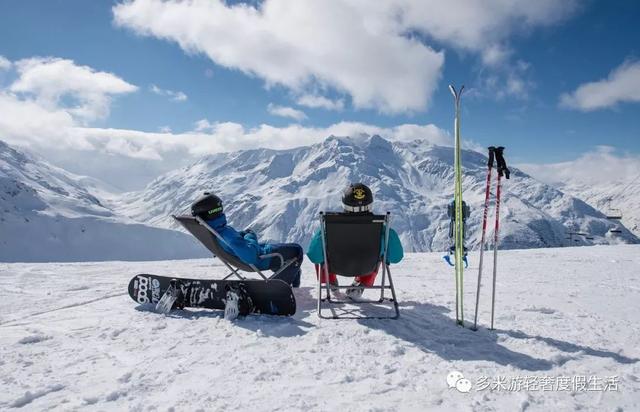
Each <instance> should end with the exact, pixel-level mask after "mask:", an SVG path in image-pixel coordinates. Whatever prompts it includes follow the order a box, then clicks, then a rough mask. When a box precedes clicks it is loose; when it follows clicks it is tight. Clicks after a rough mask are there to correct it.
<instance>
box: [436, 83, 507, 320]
mask: <svg viewBox="0 0 640 412" xmlns="http://www.w3.org/2000/svg"><path fill="white" fill-rule="evenodd" d="M449 90H450V91H451V94H452V95H453V97H454V101H455V122H454V127H455V158H454V170H455V186H454V201H453V202H452V203H451V204H450V205H449V207H448V210H447V212H448V215H449V218H450V226H449V237H450V238H452V239H454V242H453V245H452V246H451V247H450V248H449V254H448V255H446V256H444V259H445V260H446V261H447V263H449V265H451V266H454V267H455V275H456V322H457V323H458V324H460V325H463V326H464V306H463V292H464V289H463V280H464V277H463V273H464V268H466V267H468V266H469V263H468V260H467V248H466V247H465V245H464V240H465V235H466V220H467V218H468V217H469V216H470V214H471V213H470V209H469V207H468V206H467V204H466V203H465V202H464V201H463V200H462V157H461V141H460V140H461V139H460V96H461V95H462V91H463V90H464V86H462V87H461V88H460V90H459V91H456V90H455V88H454V87H453V86H451V85H450V86H449ZM494 161H495V162H496V163H497V168H496V170H497V173H498V177H497V182H496V192H495V205H496V211H495V228H494V241H493V286H492V292H491V329H493V325H494V313H495V292H496V275H497V267H498V241H499V230H500V200H501V199H500V196H501V191H502V180H501V179H502V177H505V178H506V179H509V177H510V174H511V173H510V171H509V169H508V167H507V163H506V161H505V159H504V147H502V146H499V147H494V146H490V147H489V155H488V162H487V179H486V182H487V184H486V188H485V200H484V210H483V214H482V235H481V238H480V258H479V262H478V283H477V290H476V305H475V313H474V322H473V329H477V327H478V307H479V302H480V286H481V282H482V268H483V257H484V247H485V239H486V231H487V220H488V213H489V201H490V193H491V174H492V171H493V166H494ZM450 255H454V257H455V261H454V263H452V262H451V258H450Z"/></svg>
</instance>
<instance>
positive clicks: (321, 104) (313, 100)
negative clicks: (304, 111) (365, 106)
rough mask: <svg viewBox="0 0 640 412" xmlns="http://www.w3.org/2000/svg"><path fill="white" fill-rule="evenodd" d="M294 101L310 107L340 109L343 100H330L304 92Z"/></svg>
mask: <svg viewBox="0 0 640 412" xmlns="http://www.w3.org/2000/svg"><path fill="white" fill-rule="evenodd" d="M296 103H297V104H299V105H300V106H305V107H310V108H312V109H316V108H322V109H326V110H337V111H340V110H342V109H344V100H342V99H338V100H331V99H328V98H326V97H324V96H318V95H314V94H305V95H302V96H300V97H298V99H297V100H296Z"/></svg>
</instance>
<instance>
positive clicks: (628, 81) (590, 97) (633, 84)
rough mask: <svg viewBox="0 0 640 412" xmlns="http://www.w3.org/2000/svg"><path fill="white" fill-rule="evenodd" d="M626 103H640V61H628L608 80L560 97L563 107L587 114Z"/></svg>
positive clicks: (580, 87) (596, 82) (592, 83)
mask: <svg viewBox="0 0 640 412" xmlns="http://www.w3.org/2000/svg"><path fill="white" fill-rule="evenodd" d="M625 102H640V61H635V62H632V61H626V62H624V63H623V64H622V65H620V66H618V67H616V68H615V69H614V70H613V71H611V73H609V76H608V77H607V78H606V79H602V80H598V81H595V82H590V83H585V84H582V85H580V86H578V88H577V89H576V90H574V91H573V92H571V93H564V94H562V95H561V96H560V105H561V106H562V107H566V108H570V109H577V110H581V111H585V112H586V111H592V110H598V109H605V108H608V107H613V106H615V105H617V104H618V103H625Z"/></svg>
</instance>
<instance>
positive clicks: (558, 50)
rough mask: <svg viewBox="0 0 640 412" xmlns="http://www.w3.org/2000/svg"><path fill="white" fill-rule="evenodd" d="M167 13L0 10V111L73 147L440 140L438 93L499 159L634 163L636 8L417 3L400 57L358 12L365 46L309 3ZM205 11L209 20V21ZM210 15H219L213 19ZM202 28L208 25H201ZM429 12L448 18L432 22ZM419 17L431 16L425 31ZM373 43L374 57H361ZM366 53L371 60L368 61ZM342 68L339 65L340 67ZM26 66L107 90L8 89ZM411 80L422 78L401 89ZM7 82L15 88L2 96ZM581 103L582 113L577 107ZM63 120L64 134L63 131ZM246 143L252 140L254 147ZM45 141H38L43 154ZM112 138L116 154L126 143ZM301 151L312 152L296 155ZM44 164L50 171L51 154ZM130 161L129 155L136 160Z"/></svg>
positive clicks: (71, 4) (447, 127)
mask: <svg viewBox="0 0 640 412" xmlns="http://www.w3.org/2000/svg"><path fill="white" fill-rule="evenodd" d="M170 3H171V4H172V5H174V6H175V8H173V9H163V6H162V5H161V3H159V2H157V1H156V0H138V1H136V2H133V3H129V2H127V3H125V4H124V5H122V4H121V2H110V1H85V0H66V1H45V2H43V1H31V0H21V1H14V0H10V1H4V2H2V3H0V56H4V59H5V60H4V61H5V62H6V63H5V69H4V70H0V88H3V89H4V91H3V92H0V93H5V94H7V96H8V95H11V96H10V97H6V96H5V97H6V99H7V101H6V102H5V103H6V104H10V103H15V104H16V109H15V110H16V111H18V113H21V112H20V110H22V107H23V106H25V102H30V103H34V104H37V105H41V106H42V107H43V108H44V109H45V110H46V111H47V114H51V115H52V116H54V115H55V116H57V117H56V118H59V119H60V122H62V123H64V124H65V125H67V126H69V127H72V128H74V130H76V132H77V131H78V130H80V129H87V130H89V129H90V130H89V132H88V133H89V134H90V135H94V134H95V135H99V136H100V137H93V138H91V139H89V138H87V139H88V140H89V141H91V142H94V141H95V140H96V139H99V138H103V137H104V136H106V135H107V132H106V131H105V130H110V129H119V130H121V131H125V130H126V131H131V132H132V133H134V132H148V133H154V134H157V132H160V131H163V132H165V133H169V132H171V134H173V135H174V137H176V138H178V139H179V138H180V136H181V135H182V134H190V136H191V137H190V138H192V139H197V138H198V137H197V136H193V132H194V131H195V130H196V129H198V127H197V126H196V122H198V121H201V123H200V126H201V127H200V128H199V129H198V130H199V131H200V132H203V133H210V134H211V135H216V133H218V131H216V128H215V126H211V125H218V124H228V125H233V126H234V127H236V128H237V127H241V128H242V129H241V131H240V133H250V131H251V130H254V129H255V128H260V125H269V126H270V127H273V128H275V129H278V128H287V127H289V126H290V125H292V124H295V125H299V129H297V130H299V131H300V133H306V132H307V129H313V130H315V131H318V130H322V129H324V128H328V129H327V130H329V129H330V127H331V126H332V125H335V124H339V123H340V122H349V123H357V124H364V125H370V126H374V127H378V128H383V129H392V128H394V127H397V126H400V125H403V124H419V125H429V124H432V125H434V126H436V127H437V128H439V129H441V131H442V132H443V133H446V132H449V133H450V132H451V129H452V118H453V113H452V107H453V103H452V98H451V96H450V94H449V91H448V90H447V87H446V86H447V84H448V83H450V82H453V83H455V84H461V83H464V84H465V85H466V86H467V88H469V89H471V91H470V93H469V94H468V95H467V96H465V97H463V136H465V137H467V138H469V139H471V140H472V141H473V143H474V144H476V145H479V146H487V145H495V144H501V145H504V146H507V148H508V153H509V155H510V157H511V159H513V161H516V162H525V163H552V162H560V161H567V160H571V159H574V158H576V157H578V156H580V155H582V154H584V153H586V152H590V151H594V150H596V147H597V146H601V145H606V146H612V147H613V148H615V149H616V150H617V151H618V152H619V153H630V154H634V155H635V154H639V153H640V138H639V132H640V121H638V118H639V115H640V104H639V103H640V95H639V94H640V85H639V83H640V77H639V76H637V73H636V72H635V68H636V65H637V63H638V61H639V60H640V50H639V46H638V45H639V44H640V41H639V40H640V29H639V28H638V27H637V24H636V23H637V21H638V20H639V19H640V4H639V3H638V2H636V1H615V2H609V1H577V0H576V1H567V2H561V3H565V4H564V6H558V5H557V4H555V3H557V2H552V1H541V2H539V4H537V5H534V6H526V7H523V6H522V4H527V2H519V1H516V2H514V6H513V8H511V9H509V10H502V9H497V10H491V11H490V13H485V14H481V13H479V12H478V13H477V16H474V10H475V9H474V7H478V6H477V2H473V1H464V2H461V4H464V5H465V6H463V8H464V10H455V9H451V8H450V9H449V10H447V9H444V10H442V8H443V7H442V5H433V4H437V3H438V2H435V3H433V4H429V3H430V2H428V1H427V2H418V5H417V6H416V5H415V4H414V5H407V4H404V3H405V2H403V1H398V2H397V3H398V5H397V7H398V9H402V10H404V13H405V14H406V16H405V17H404V19H405V20H406V21H405V22H403V23H401V24H400V23H398V24H399V25H400V26H401V27H392V31H393V30H398V31H401V32H402V33H401V36H404V39H407V38H411V39H412V40H411V42H409V41H404V42H403V40H400V41H398V36H397V34H394V35H389V34H388V33H387V31H388V28H387V26H386V25H393V24H396V22H395V20H393V19H391V18H390V19H389V20H388V21H387V20H384V19H382V17H381V16H387V14H389V13H387V12H386V11H385V10H374V11H371V14H370V15H369V14H368V13H369V10H367V14H365V15H364V16H363V20H366V24H365V25H364V26H365V28H366V30H369V29H370V28H371V27H373V29H370V30H372V31H374V32H375V31H376V30H378V28H377V26H376V24H380V27H382V28H381V29H380V33H378V32H375V33H374V34H375V36H369V35H368V34H364V35H362V37H360V35H361V33H358V32H357V30H358V29H357V28H355V29H354V28H353V26H356V25H354V24H353V23H352V22H350V21H349V17H348V12H349V10H347V8H346V7H343V8H341V7H338V6H335V7H334V6H331V5H329V3H323V2H320V3H317V2H316V4H315V5H314V6H313V8H314V9H321V10H314V11H313V12H308V13H307V12H306V11H305V10H304V7H305V6H307V5H309V4H307V3H305V2H298V4H299V6H297V7H294V8H292V7H289V6H287V5H286V4H285V5H284V6H282V5H280V7H278V3H286V1H280V0H274V1H272V0H269V1H267V2H265V3H267V4H268V5H269V12H268V13H267V12H265V11H264V9H261V12H262V13H263V14H264V15H262V16H261V14H260V12H258V11H255V10H253V9H249V7H253V6H245V7H244V12H243V13H236V12H235V11H236V8H234V7H236V6H237V5H235V4H232V3H227V4H224V3H219V2H218V1H212V2H209V4H206V3H207V2H204V1H200V2H197V1H196V2H194V3H190V4H187V3H183V2H182V3H181V2H179V1H171V2H170ZM213 3H215V4H216V5H217V6H216V7H209V5H210V4H213ZM234 3H235V2H234ZM336 3H340V2H336ZM355 3H358V2H354V4H355ZM392 3H393V2H392ZM406 3H411V2H410V1H409V2H406ZM420 3H422V4H420ZM490 3H493V2H489V3H485V4H490ZM519 3H522V4H519ZM194 4H195V6H194ZM251 4H254V5H255V4H256V2H251ZM474 4H476V6H474ZM325 5H326V6H325ZM467 5H469V7H467ZM191 6H193V7H192V10H191V9H189V8H190V7H191ZM114 7H115V8H114ZM118 7H120V8H119V11H118V12H117V11H115V10H116V9H118ZM261 7H265V5H264V4H263V5H262V6H261ZM309 7H311V6H310V5H309ZM332 7H334V9H332ZM358 7H361V6H358ZM479 7H482V6H479ZM485 8H486V7H485ZM489 8H490V7H489ZM291 9H294V10H291ZM436 9H437V10H436ZM520 9H525V11H520ZM216 10H221V11H223V12H224V13H228V15H224V16H217V15H216V13H217V12H216ZM345 10H346V11H345ZM478 10H480V11H481V9H478ZM324 12H326V13H327V15H328V16H329V17H327V18H326V20H319V21H318V22H311V23H309V27H312V28H314V27H323V28H326V32H331V33H332V34H331V37H329V35H327V34H326V33H324V34H318V32H311V33H309V32H308V31H307V32H305V26H304V25H303V24H300V25H297V23H296V22H297V21H300V20H304V19H315V18H316V16H318V15H319V14H322V13H324ZM118 13H119V15H118V17H116V14H118ZM178 13H185V14H184V16H193V17H192V18H193V21H190V20H189V19H190V18H191V17H189V18H185V17H180V18H175V19H171V18H170V17H171V16H170V17H169V18H168V17H167V14H169V15H172V16H175V15H176V14H178ZM206 13H211V16H202V15H203V14H206ZM277 13H282V16H278V14H277ZM438 13H442V15H443V16H449V17H447V19H445V21H444V22H442V21H443V19H442V18H438V16H437V15H438ZM431 14H433V15H436V17H434V18H431V17H429V16H430V15H431ZM267 15H270V16H271V20H269V19H267V17H265V16H267ZM291 15H294V17H295V19H294V18H291ZM458 15H463V16H464V17H461V18H460V19H461V20H464V19H468V20H465V21H466V23H465V22H462V23H460V22H456V18H457V17H456V16H458ZM467 15H469V16H467ZM225 16H226V17H225ZM274 16H275V17H274ZM334 16H336V17H335V18H334ZM337 16H347V17H344V18H341V17H337ZM425 16H426V17H425ZM200 17H202V19H201V20H199V19H200ZM280 17H282V19H283V21H284V23H283V25H288V26H287V28H286V30H280V29H278V28H277V27H276V28H274V23H273V22H274V21H276V22H278V21H279V19H280ZM235 18H238V20H237V21H236V20H233V19H235ZM216 19H219V20H222V21H221V22H217V20H216ZM225 19H226V20H229V19H232V20H233V24H227V25H225V21H224V20H225ZM318 19H320V17H318ZM385 19H386V17H385ZM381 21H382V22H381ZM210 22H211V23H210ZM256 22H258V23H259V24H261V25H262V24H264V25H263V26H260V30H262V32H264V33H266V35H262V34H260V33H258V34H257V35H255V36H257V37H256V38H257V40H255V41H253V42H252V40H251V39H252V38H253V37H252V36H254V35H253V34H249V35H247V36H245V35H244V34H243V33H246V32H250V31H251V30H252V28H253V27H255V24H256ZM327 22H329V24H327ZM334 22H335V26H333V24H334ZM209 24H211V25H212V27H208V26H207V25H209ZM243 24H245V25H243ZM190 27H198V28H200V30H201V32H202V33H200V34H198V35H192V34H191V33H190ZM225 30H226V32H225ZM231 31H235V32H236V33H229V32H231ZM270 31H273V33H272V32H270ZM311 31H312V30H311ZM203 33H204V34H203ZM207 33H212V34H207ZM283 33H284V34H283ZM227 35H228V37H227ZM341 35H344V38H343V39H341V38H340V36H341ZM260 36H262V37H260ZM283 36H285V37H286V36H291V38H284V39H283ZM350 37H353V38H356V40H353V41H352V40H351V39H350ZM372 38H373V39H374V40H375V42H378V44H371V43H372V41H371V39H372ZM185 39H186V40H185ZM177 40H178V41H181V42H182V44H180V45H179V44H178V43H177ZM263 40H264V42H263ZM342 40H344V43H342ZM305 41H306V42H307V43H306V44H305V43H304V42H305ZM387 41H388V43H387ZM316 42H317V43H322V42H332V43H331V44H330V45H328V46H327V45H316V44H315V43H316ZM375 42H373V43H375ZM416 42H417V43H419V44H420V45H421V46H416V45H415V43H416ZM290 44H293V46H292V47H291V48H289V45H290ZM378 46H380V50H375V49H376V47H378ZM225 47H227V48H229V49H231V51H230V52H228V49H225ZM307 48H308V49H309V50H310V51H309V56H310V57H309V59H308V60H305V59H306V57H304V56H303V57H300V50H303V51H304V52H305V53H306V52H307ZM265 49H266V50H267V51H265ZM316 49H317V50H316ZM270 50H273V52H270ZM334 51H335V52H334ZM414 51H415V53H414ZM493 52H496V53H493ZM351 55H353V56H352V57H353V60H349V59H350V58H351V57H350V56H351ZM325 56H326V59H325ZM416 56H417V57H416ZM34 58H40V59H41V60H39V61H36V62H35V63H34V62H33V61H32V64H31V65H30V66H29V67H30V68H33V67H34V65H37V64H40V65H43V64H48V63H51V62H52V60H44V59H47V58H49V59H59V60H68V61H70V64H72V65H73V66H74V67H75V66H77V67H86V68H87V70H88V72H86V73H84V74H86V75H87V76H92V75H95V74H96V73H100V72H105V73H107V74H109V75H112V76H113V78H111V79H110V83H109V86H104V87H103V88H101V89H100V90H99V91H95V90H92V89H91V88H90V87H89V88H88V89H82V90H78V89H77V88H74V86H73V84H75V83H74V81H75V80H73V79H72V78H71V77H72V76H69V79H68V81H69V85H67V86H65V87H66V88H63V89H60V87H62V86H58V88H57V89H55V90H56V92H51V87H52V86H50V85H48V84H45V83H44V82H45V80H34V79H33V78H30V80H27V79H24V78H23V79H21V76H22V77H25V76H26V75H25V72H26V71H27V69H24V66H25V65H24V64H23V66H20V65H19V64H20V63H19V62H20V61H24V60H27V59H34ZM280 64H281V65H280ZM9 65H11V66H10V67H7V66H9ZM0 67H1V64H0ZM20 67H22V69H21V68H20ZM69 67H72V66H69ZM342 67H344V69H342ZM638 67H640V66H638ZM616 69H618V71H619V72H620V76H619V77H621V78H622V77H624V78H623V79H617V80H616V79H615V76H614V75H613V74H612V72H614V71H615V70H616ZM34 70H35V69H34ZM422 70H424V71H425V74H424V76H423V75H420V74H415V73H419V72H420V71H422ZM639 70H640V69H639ZM350 71H352V72H350ZM80 72H81V70H79V71H78V73H79V75H81V76H82V75H83V74H82V73H80ZM40 73H44V72H40V71H34V72H33V74H32V76H36V75H40ZM345 73H346V74H345ZM623 75H624V76H623ZM359 76H362V77H363V78H362V79H359ZM45 77H46V74H45V75H43V76H42V78H45ZM403 78H406V79H407V80H406V81H402V79H403ZM399 79H400V80H399ZM607 79H609V80H611V79H614V80H616V81H617V84H616V81H610V82H609V83H610V84H609V83H608V84H604V85H601V87H594V86H593V85H592V86H591V89H593V90H591V89H589V87H588V86H589V84H590V83H594V82H599V81H600V82H603V81H606V80H607ZM20 80H22V82H21V86H16V83H17V82H18V81H20ZM360 80H362V81H360ZM618 80H619V81H618ZM53 81H55V77H52V78H51V82H53ZM119 81H120V83H119ZM89 82H90V81H89ZM394 82H398V87H397V90H394V88H393V87H391V86H389V87H387V86H385V84H393V83H394ZM509 82H511V83H509ZM58 84H60V81H58ZM127 85H128V86H127ZM585 85H586V86H585ZM629 85H631V87H629ZM581 86H585V87H587V89H586V90H585V91H584V94H580V93H578V91H579V90H580V89H579V88H580V87H581ZM107 87H114V89H108V88H107ZM509 87H511V88H509ZM152 88H153V89H154V90H155V92H154V91H153V90H152ZM133 89H135V90H133ZM627 89H631V90H630V91H629V90H627ZM625 90H627V91H625ZM594 94H595V95H598V94H600V95H605V97H602V96H594ZM52 95H53V96H54V97H52ZM563 95H564V96H565V97H564V98H563V97H561V96H563ZM179 96H181V97H179ZM303 96H314V97H315V98H319V97H322V98H324V99H328V100H325V102H328V101H332V102H334V104H341V105H343V107H342V108H341V109H327V108H321V107H309V105H305V104H301V103H300V102H301V101H302V97H303ZM9 99H13V100H15V101H13V100H11V101H9ZM594 99H595V101H596V104H595V107H591V106H588V104H590V103H589V102H593V101H594ZM43 102H44V103H43ZM83 102H84V103H83ZM336 102H338V103H336ZM598 102H600V103H598ZM17 105H22V106H20V107H18V106H17ZM585 105H587V106H585ZM76 109H77V110H76ZM74 110H75V111H74ZM79 111H82V113H83V114H81V115H79V114H78V112H79ZM87 111H88V112H90V114H87ZM65 113H67V114H69V119H66V120H64V119H62V117H63V116H62V115H63V114H65ZM278 113H279V114H278ZM58 115H59V116H58ZM33 116H34V115H31V114H30V115H29V116H27V115H26V114H25V117H28V118H33ZM203 121H206V123H203ZM65 122H66V123H65ZM42 123H46V122H44V121H43V122H42ZM50 127H51V128H52V129H53V128H55V127H56V124H55V123H54V124H52V125H51V126H50ZM229 127H231V126H229ZM19 129H20V127H19V126H16V125H13V124H9V125H8V126H6V130H9V131H6V130H4V131H3V129H2V123H0V132H3V135H4V138H7V134H9V135H11V133H17V132H15V130H19ZM231 129H233V127H231ZM45 130H46V129H45ZM96 130H98V131H96ZM349 130H351V129H349ZM364 131H367V130H364ZM25 133H26V132H25ZM43 133H46V132H43ZM74 133H75V132H74ZM78 133H81V132H78ZM229 133H231V134H233V133H232V132H229ZM289 133H292V131H291V130H290V131H289ZM121 134H124V132H121ZM134 134H135V133H134ZM52 135H55V133H54V132H52ZM261 136H262V137H255V139H249V138H247V139H245V143H239V144H232V145H229V147H228V148H227V147H225V146H224V145H222V147H216V148H214V149H211V150H214V151H215V150H224V149H227V150H234V149H237V148H243V147H245V146H249V147H250V146H251V145H264V146H270V145H271V143H270V142H269V141H268V139H278V138H279V134H278V133H277V132H274V133H271V134H267V135H264V134H262V135H261ZM264 136H267V137H266V138H265V137H264ZM314 136H315V135H314ZM0 138H2V137H0ZM104 138H105V139H111V137H104ZM144 138H145V137H140V139H144ZM200 138H201V139H207V138H210V137H209V136H208V135H206V136H200ZM214 138H216V137H214ZM231 138H232V137H228V139H231ZM260 138H262V139H263V140H256V139H260ZM7 139H8V140H9V141H10V142H13V143H15V142H18V141H20V142H23V143H24V139H25V138H24V136H20V135H19V133H17V134H16V135H15V137H14V138H13V139H12V138H11V137H8V138H7ZM55 139H56V137H55V136H52V137H51V138H50V139H49V140H52V141H55ZM87 139H85V140H84V141H86V140H87ZM126 139H129V140H127V142H129V143H127V144H130V142H132V141H133V140H132V139H134V138H133V137H127V138H126ZM159 139H162V137H158V136H155V137H154V139H152V140H153V143H150V144H151V145H161V143H158V140H159ZM264 139H266V140H264ZM314 139H316V140H317V137H310V138H309V139H308V140H309V141H311V142H312V141H314ZM240 140H242V139H240ZM222 141H223V142H225V141H227V140H222ZM301 141H302V142H304V143H306V142H307V140H305V139H301ZM92 144H93V143H92ZM137 144H138V143H137V142H134V143H133V145H137ZM243 145H244V146H243ZM286 145H289V146H290V145H291V143H287V144H285V146H286ZM105 146H108V144H104V145H103V146H100V145H97V146H96V147H98V148H100V149H101V150H105V149H104V147H105ZM120 146H121V145H120ZM33 147H34V148H35V149H39V150H40V152H46V151H47V146H46V144H44V143H43V141H42V140H41V141H36V142H33ZM54 149H55V148H52V149H51V150H52V153H53V152H54V151H55V150H54ZM202 151H204V152H206V149H203V150H202ZM141 152H142V151H141ZM199 153H200V152H198V153H192V154H194V155H195V154H199ZM121 154H122V153H121ZM125 155H126V153H125ZM164 155H165V154H164V153H161V154H160V157H163V156H164ZM167 156H169V157H171V156H176V154H175V153H173V154H169V155H167ZM53 157H55V158H57V159H60V158H61V156H60V155H59V154H58V155H57V156H55V155H54V156H53ZM133 157H138V158H141V157H144V156H142V155H139V153H138V155H137V156H133ZM151 157H153V156H150V158H151ZM155 160H158V156H156V159H155Z"/></svg>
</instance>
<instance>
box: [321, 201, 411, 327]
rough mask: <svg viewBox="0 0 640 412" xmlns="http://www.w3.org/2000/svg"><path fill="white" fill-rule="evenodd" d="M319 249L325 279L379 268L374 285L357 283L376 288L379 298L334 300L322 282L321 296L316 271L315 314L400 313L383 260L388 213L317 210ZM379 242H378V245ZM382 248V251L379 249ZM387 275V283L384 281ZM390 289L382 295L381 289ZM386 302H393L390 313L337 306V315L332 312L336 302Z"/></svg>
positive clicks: (356, 274) (334, 316)
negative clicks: (326, 309)
mask: <svg viewBox="0 0 640 412" xmlns="http://www.w3.org/2000/svg"><path fill="white" fill-rule="evenodd" d="M320 221H321V233H322V250H323V253H324V262H325V264H324V265H323V266H322V267H323V269H322V270H324V275H325V279H327V280H328V279H329V273H335V274H336V275H339V276H347V277H355V276H359V275H363V274H367V273H370V272H372V271H374V270H376V269H378V268H380V267H381V268H382V276H381V284H380V285H378V286H377V285H374V286H360V288H362V289H364V290H367V289H379V290H380V298H379V299H377V300H363V299H358V300H342V301H340V300H334V299H332V298H331V292H330V290H331V288H336V287H335V286H332V287H331V288H330V286H329V283H328V282H325V289H326V297H324V298H323V297H322V288H321V282H320V280H321V277H322V276H320V274H319V275H318V316H319V317H321V318H324V319H372V318H373V319H397V318H398V317H399V316H400V311H399V309H398V301H397V300H396V292H395V289H394V287H393V280H392V279H391V271H390V270H389V265H388V264H387V247H388V246H387V245H388V240H389V213H388V212H387V214H386V215H370V214H363V215H361V214H344V213H323V212H321V213H320ZM381 245H382V246H381ZM381 250H382V253H381ZM387 277H388V278H389V284H388V285H387V284H386V280H387ZM352 287H353V286H338V287H337V288H338V289H348V288H352ZM387 289H389V290H390V291H391V297H390V298H386V297H385V296H384V292H385V290H387ZM322 302H325V303H326V304H327V305H326V306H329V308H330V310H331V312H332V316H325V315H323V313H322ZM384 302H390V303H392V305H393V309H394V312H393V315H390V316H357V315H354V312H355V309H354V310H349V309H346V308H344V307H341V308H340V310H341V311H342V312H343V313H342V315H343V316H340V315H338V314H337V313H336V310H335V309H336V307H337V305H339V304H347V303H348V304H351V305H362V304H382V303H384Z"/></svg>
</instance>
